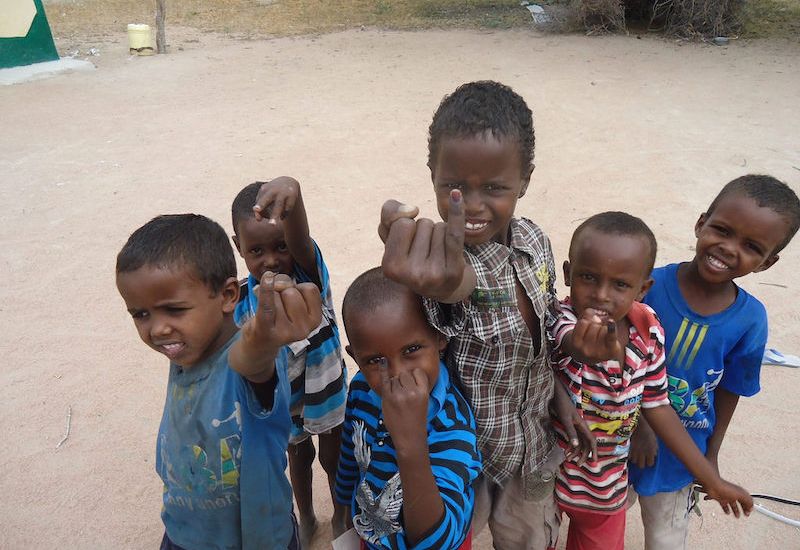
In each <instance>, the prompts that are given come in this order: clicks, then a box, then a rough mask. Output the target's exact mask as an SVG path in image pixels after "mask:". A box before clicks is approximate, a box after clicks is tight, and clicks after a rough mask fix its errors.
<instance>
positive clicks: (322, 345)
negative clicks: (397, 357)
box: [231, 176, 347, 547]
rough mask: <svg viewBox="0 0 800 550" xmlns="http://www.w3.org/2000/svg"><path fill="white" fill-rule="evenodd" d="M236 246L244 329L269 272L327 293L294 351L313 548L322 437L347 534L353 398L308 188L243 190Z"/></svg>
mask: <svg viewBox="0 0 800 550" xmlns="http://www.w3.org/2000/svg"><path fill="white" fill-rule="evenodd" d="M231 214H232V218H233V220H232V221H233V230H234V235H233V242H234V244H235V245H236V249H237V250H238V251H239V254H240V255H241V256H242V258H244V261H245V263H246V264H247V269H248V271H249V272H250V276H249V277H248V278H247V282H246V283H245V284H244V285H242V292H241V297H240V301H239V303H238V304H237V306H236V311H235V320H236V323H237V324H239V325H240V326H241V324H242V323H244V322H245V321H247V319H249V318H250V317H252V316H253V315H255V314H256V312H257V311H258V295H257V287H258V282H259V280H260V279H261V277H262V276H263V274H264V273H265V272H267V271H272V272H275V273H281V274H284V275H288V276H289V277H291V278H292V279H293V280H294V281H295V282H297V283H314V284H315V285H316V286H317V288H319V290H320V294H321V295H322V321H321V322H320V324H319V326H318V327H317V328H316V329H315V330H313V331H312V332H311V334H309V335H308V336H307V337H306V338H304V339H302V340H300V341H298V342H292V343H291V344H289V345H288V346H287V351H288V353H287V357H288V363H289V365H288V376H289V383H290V384H291V398H290V400H289V412H290V414H291V417H292V431H291V436H290V438H289V451H288V452H289V477H290V478H291V481H292V489H293V491H294V496H295V500H296V501H297V509H298V512H299V515H300V518H299V519H300V542H301V544H302V545H303V546H304V547H308V546H310V544H311V541H312V539H313V537H314V533H315V532H316V530H317V519H316V516H315V514H314V506H313V500H312V480H313V475H312V470H311V465H312V464H313V462H314V458H315V455H316V450H315V449H314V444H313V443H312V441H311V435H317V436H318V437H319V462H320V464H321V465H322V468H323V470H325V473H326V474H327V477H328V485H329V487H330V490H331V499H332V500H333V517H332V518H331V528H332V531H333V535H334V537H337V536H338V535H339V534H341V533H342V532H343V531H344V530H345V526H344V509H343V508H342V507H341V506H338V505H337V503H336V501H335V499H334V498H333V483H334V480H335V476H336V463H337V461H338V458H339V445H340V443H339V441H340V435H341V429H342V421H343V420H344V405H345V399H346V397H347V377H346V370H345V365H344V360H343V359H342V349H341V343H340V341H339V329H338V328H337V326H336V315H335V310H334V307H333V298H332V296H331V288H330V277H329V276H328V268H327V266H326V265H325V261H324V260H323V259H322V253H321V252H320V249H319V247H318V246H317V243H315V242H314V240H313V239H312V238H311V235H310V233H309V228H308V219H307V217H306V211H305V206H304V204H303V197H302V195H301V193H300V184H299V183H298V182H297V180H295V179H294V178H290V177H286V176H284V177H280V178H276V179H274V180H272V181H269V182H266V183H264V182H255V183H251V184H250V185H248V186H246V187H245V188H244V189H242V190H241V191H240V192H239V194H238V195H237V196H236V198H235V199H234V201H233V206H232V207H231Z"/></svg>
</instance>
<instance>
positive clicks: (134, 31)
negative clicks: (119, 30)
mask: <svg viewBox="0 0 800 550" xmlns="http://www.w3.org/2000/svg"><path fill="white" fill-rule="evenodd" d="M128 47H129V48H130V53H131V55H153V53H154V52H153V38H152V36H151V35H150V25H140V24H135V23H131V24H130V25H128Z"/></svg>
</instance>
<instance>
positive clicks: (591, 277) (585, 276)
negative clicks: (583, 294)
mask: <svg viewBox="0 0 800 550" xmlns="http://www.w3.org/2000/svg"><path fill="white" fill-rule="evenodd" d="M578 279H580V280H582V281H586V282H587V283H591V282H592V281H594V275H592V274H591V273H581V274H580V275H578Z"/></svg>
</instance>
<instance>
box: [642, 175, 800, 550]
mask: <svg viewBox="0 0 800 550" xmlns="http://www.w3.org/2000/svg"><path fill="white" fill-rule="evenodd" d="M798 226H800V201H798V198H797V195H796V194H795V193H794V192H793V191H792V190H791V189H790V188H789V187H788V186H787V185H786V184H784V183H782V182H780V181H778V180H776V179H775V178H772V177H770V176H757V175H748V176H743V177H740V178H737V179H735V180H733V181H731V182H730V183H728V184H727V185H726V186H725V187H724V188H723V189H722V191H720V193H719V195H717V197H716V198H715V199H714V201H713V202H712V203H711V205H710V206H709V207H708V210H707V211H706V212H704V213H703V214H701V215H700V218H699V219H698V220H697V223H696V224H695V229H694V230H695V236H696V237H697V245H696V253H695V257H694V258H693V259H692V260H691V261H690V262H687V263H681V264H671V265H667V266H664V267H661V268H658V269H656V270H654V271H653V279H654V281H655V282H654V284H653V286H652V288H651V289H650V291H649V292H648V293H647V295H646V296H645V298H644V302H645V303H646V304H648V305H649V306H650V307H652V308H653V309H654V310H655V311H656V313H657V314H658V316H659V318H660V319H661V323H662V325H663V326H664V330H665V333H666V347H667V350H668V351H667V360H666V363H667V379H668V385H669V398H670V401H671V403H672V407H673V408H674V409H675V411H676V412H677V413H678V415H679V416H680V418H681V421H682V422H683V425H684V426H685V427H686V430H687V431H688V432H689V434H690V435H691V437H692V439H694V441H695V443H696V444H697V446H698V447H699V448H700V450H701V451H702V452H704V453H705V454H706V456H707V457H708V459H709V460H710V461H711V462H712V464H714V465H715V466H716V467H717V469H719V467H718V455H719V450H720V446H721V445H722V440H723V438H724V437H725V431H726V430H727V428H728V425H729V423H730V421H731V418H732V416H733V413H734V411H735V409H736V405H737V403H738V400H739V397H740V396H745V397H748V396H752V395H755V394H756V393H758V391H759V389H760V386H759V375H760V370H761V359H762V356H763V354H764V347H765V345H766V342H767V313H766V310H765V309H764V306H763V305H762V304H761V302H759V301H758V300H757V299H756V298H755V297H753V296H752V295H750V294H748V293H747V292H746V291H745V290H743V289H742V288H740V287H739V286H737V285H736V284H735V283H734V279H737V278H739V277H742V276H744V275H747V274H748V273H754V272H759V271H764V270H766V269H768V268H770V267H771V266H772V265H774V264H775V262H777V261H778V253H779V252H780V251H781V250H782V249H783V248H784V247H785V246H786V245H787V244H788V243H789V241H790V240H791V239H792V237H793V236H794V234H795V233H796V232H797V229H798ZM630 461H631V467H630V483H631V485H632V486H633V487H634V489H635V491H636V493H637V494H638V495H639V502H640V506H641V509H642V523H643V524H644V530H645V548H646V549H647V550H662V549H663V550H675V549H680V548H685V547H686V536H687V533H688V525H689V507H690V503H691V502H692V500H693V499H692V483H693V480H694V479H693V476H692V474H691V473H689V471H688V470H687V469H686V468H685V467H684V466H683V464H681V462H680V461H679V460H678V459H677V458H676V457H675V455H674V454H672V452H670V451H669V449H667V448H666V447H665V446H664V444H663V442H662V441H660V440H658V439H657V438H656V436H655V435H654V434H653V432H652V430H651V429H650V427H649V426H648V425H647V422H646V421H644V420H642V421H641V422H640V424H639V427H638V428H637V430H636V432H634V435H633V437H632V439H631V452H630ZM728 511H729V510H726V513H727V512H728ZM733 511H734V512H735V510H733ZM737 515H738V514H737Z"/></svg>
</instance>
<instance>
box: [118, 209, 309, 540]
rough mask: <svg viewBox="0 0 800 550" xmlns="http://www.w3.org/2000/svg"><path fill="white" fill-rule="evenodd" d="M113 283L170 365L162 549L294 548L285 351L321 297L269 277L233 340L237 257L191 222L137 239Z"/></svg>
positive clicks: (156, 223)
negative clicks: (257, 305) (257, 306)
mask: <svg viewBox="0 0 800 550" xmlns="http://www.w3.org/2000/svg"><path fill="white" fill-rule="evenodd" d="M116 273H117V277H116V279H117V289H118V290H119V293H120V294H121V295H122V298H123V300H124V301H125V305H126V307H127V308H128V312H129V313H130V314H131V317H133V322H134V325H135V326H136V329H137V331H138V332H139V336H140V337H141V339H142V340H143V341H144V343H145V344H147V345H148V346H150V347H151V348H153V349H154V350H156V351H158V352H159V353H162V354H164V355H166V356H167V357H168V358H169V360H170V367H169V380H168V382H167V400H166V403H165V405H164V414H163V416H162V419H161V427H160V428H159V433H158V442H157V445H156V447H157V450H156V470H157V471H158V474H159V476H160V477H161V480H162V481H163V483H164V496H163V502H164V505H163V508H162V511H161V517H162V519H163V521H164V526H165V528H166V532H165V533H164V538H163V540H162V543H161V548H162V549H163V550H175V549H180V548H186V549H191V550H195V549H203V548H207V549H213V548H244V549H261V548H290V549H297V548H299V546H298V541H297V536H296V529H295V522H294V517H293V514H292V496H291V489H290V487H289V483H288V481H287V480H286V475H285V474H284V470H285V468H286V458H285V456H286V454H285V453H286V446H287V444H288V439H289V424H290V420H289V407H288V399H289V385H288V380H287V377H286V357H285V353H284V352H282V347H283V346H284V345H285V344H287V343H288V342H292V341H295V340H298V339H300V338H302V337H303V336H304V335H307V334H308V333H309V332H311V330H312V329H313V328H314V327H315V326H317V324H319V319H320V307H321V306H320V301H321V300H320V296H319V291H318V290H317V289H316V288H315V287H314V285H309V284H298V285H295V283H293V282H292V281H291V280H290V279H289V278H288V277H285V276H282V275H278V276H276V275H274V274H273V273H265V274H264V277H263V278H262V279H261V286H260V288H259V299H260V301H261V304H262V307H261V308H260V309H259V311H258V313H257V314H256V315H255V316H254V317H253V318H252V319H251V320H250V321H248V322H247V323H246V324H245V325H244V326H243V327H242V329H241V331H239V330H238V329H237V327H236V324H235V323H234V321H233V310H234V308H235V307H236V302H237V300H238V298H239V285H238V282H237V280H236V262H235V260H234V257H233V250H232V249H231V246H230V244H229V243H228V237H227V235H226V234H225V231H224V230H223V229H222V228H221V227H220V226H219V225H217V224H216V223H214V222H213V221H211V220H209V219H208V218H205V217H203V216H198V215H195V214H181V215H171V216H159V217H157V218H154V219H153V220H151V221H150V222H148V223H147V224H145V225H144V226H142V227H141V228H139V229H137V230H136V231H135V232H134V233H133V234H132V235H131V236H130V238H129V239H128V242H126V243H125V246H123V248H122V250H121V251H120V253H119V255H118V256H117V268H116Z"/></svg>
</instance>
